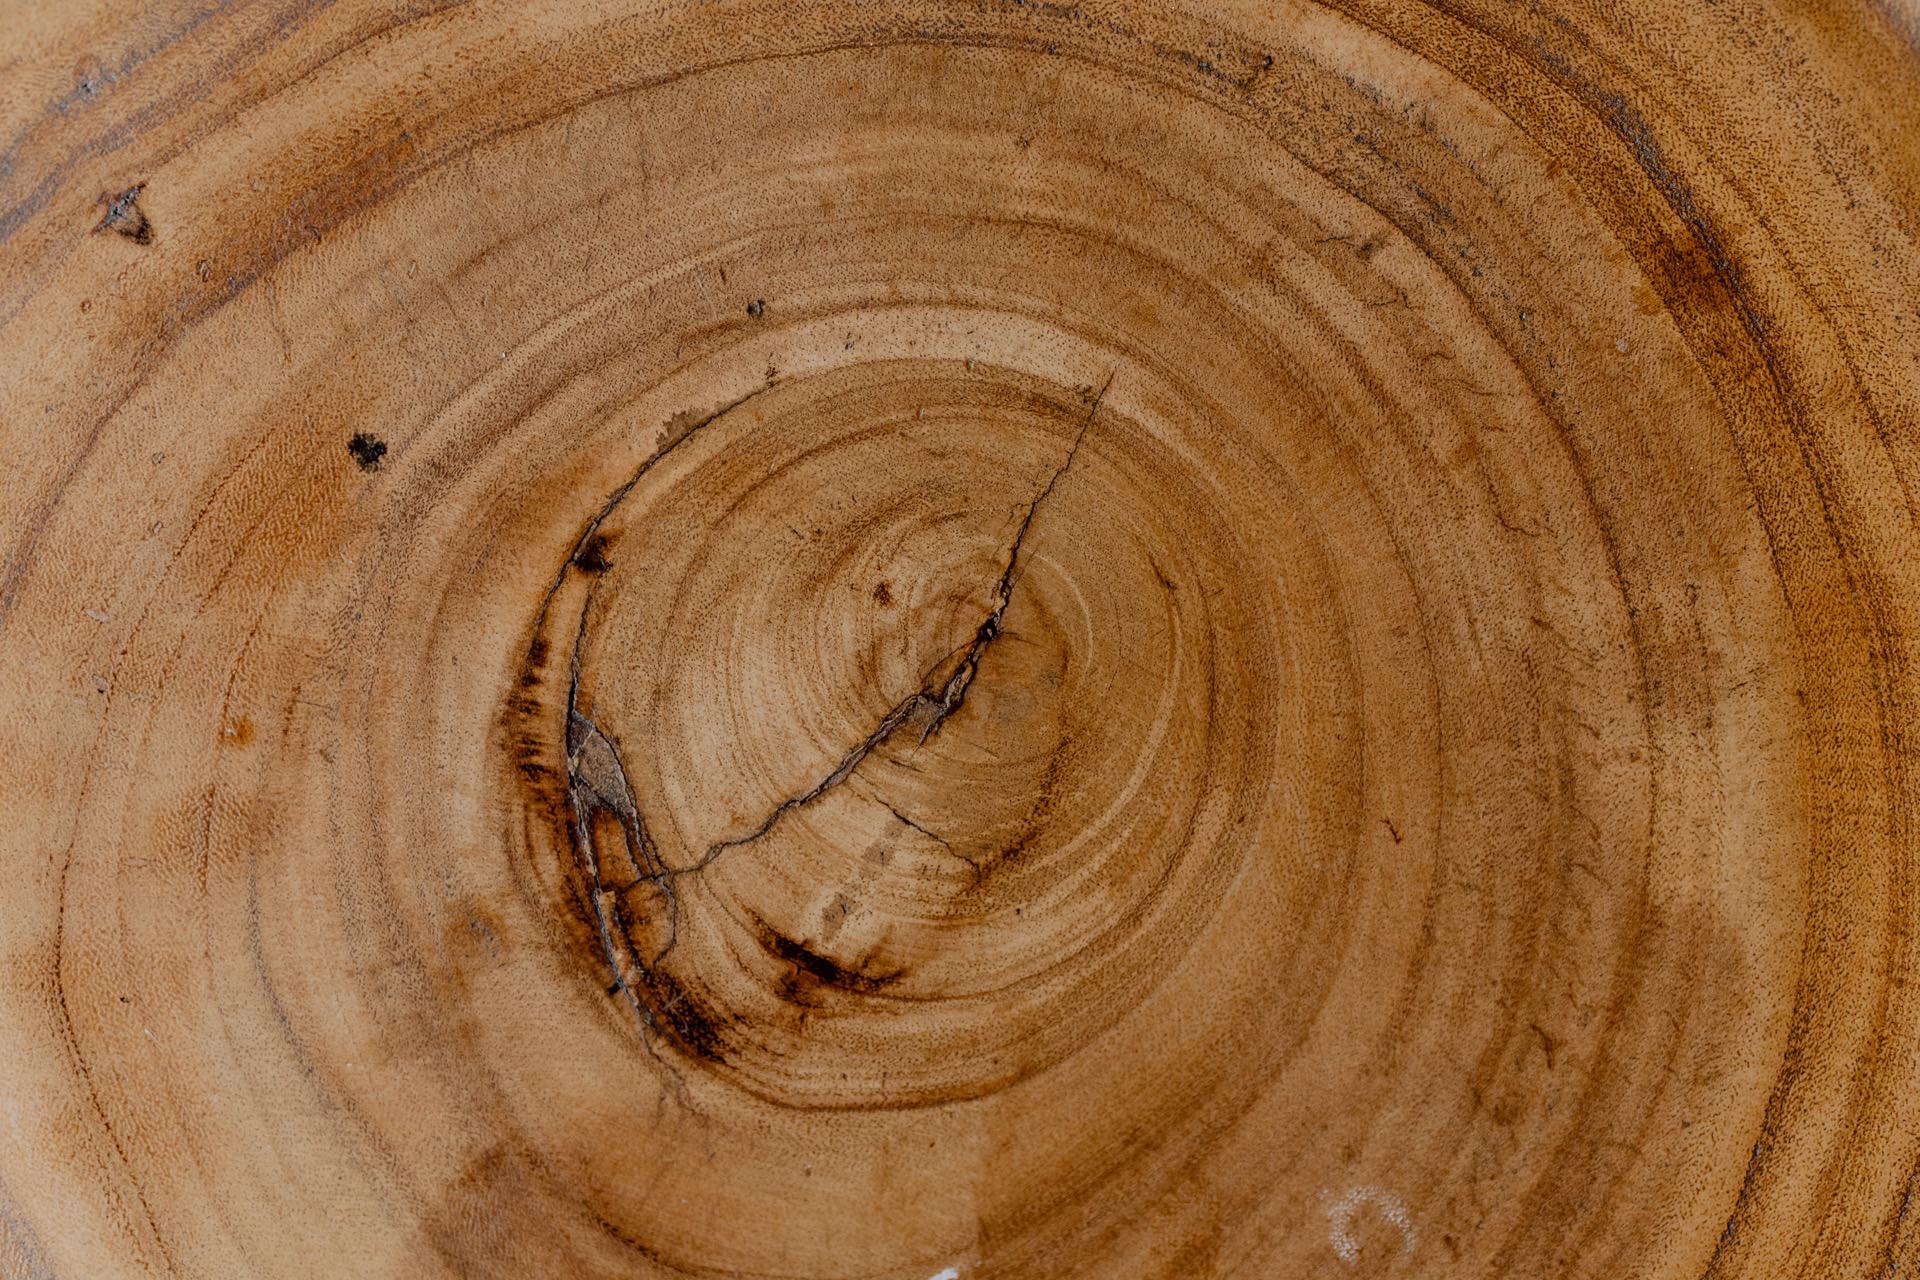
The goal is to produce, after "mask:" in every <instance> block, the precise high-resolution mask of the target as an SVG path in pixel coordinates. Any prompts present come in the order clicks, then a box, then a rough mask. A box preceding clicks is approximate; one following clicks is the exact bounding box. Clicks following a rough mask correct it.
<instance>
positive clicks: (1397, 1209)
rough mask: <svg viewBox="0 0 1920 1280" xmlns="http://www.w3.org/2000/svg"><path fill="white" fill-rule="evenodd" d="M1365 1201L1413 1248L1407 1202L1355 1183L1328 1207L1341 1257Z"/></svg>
mask: <svg viewBox="0 0 1920 1280" xmlns="http://www.w3.org/2000/svg"><path fill="white" fill-rule="evenodd" d="M1362 1205H1372V1206H1373V1207H1374V1208H1375V1209H1376V1210H1378V1211H1379V1213H1380V1216H1381V1217H1383V1218H1385V1219H1386V1220H1387V1221H1388V1222H1391V1223H1392V1224H1393V1225H1394V1226H1395V1227H1397V1228H1398V1229H1399V1231H1400V1248H1401V1251H1402V1252H1403V1253H1412V1252H1413V1245H1414V1241H1415V1240H1417V1239H1418V1238H1419V1234H1420V1233H1419V1231H1418V1230H1417V1229H1416V1228H1415V1227H1414V1225H1413V1219H1412V1218H1410V1217H1408V1216H1407V1206H1406V1203H1405V1202H1404V1201H1402V1200H1401V1199H1400V1197H1399V1196H1396V1195H1394V1194H1393V1193H1392V1192H1391V1191H1382V1190H1381V1189H1380V1188H1379V1187H1355V1188H1354V1189H1353V1190H1351V1191H1349V1192H1347V1193H1346V1194H1345V1195H1343V1196H1341V1197H1340V1198H1339V1199H1338V1200H1336V1201H1334V1203H1333V1207H1332V1208H1331V1209H1328V1210H1327V1224H1328V1226H1327V1243H1329V1244H1331V1245H1332V1246H1333V1251H1334V1252H1335V1253H1337V1254H1339V1255H1340V1261H1342V1262H1345V1263H1348V1264H1352V1263H1355V1262H1358V1261H1359V1260H1360V1241H1359V1240H1358V1238H1356V1237H1355V1236H1354V1234H1353V1220H1354V1218H1355V1216H1356V1215H1358V1214H1359V1212H1360V1207H1361V1206H1362ZM936 1280H937V1277H936Z"/></svg>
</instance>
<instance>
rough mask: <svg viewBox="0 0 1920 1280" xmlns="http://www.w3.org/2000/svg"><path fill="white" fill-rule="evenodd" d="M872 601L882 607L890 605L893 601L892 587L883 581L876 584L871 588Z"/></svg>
mask: <svg viewBox="0 0 1920 1280" xmlns="http://www.w3.org/2000/svg"><path fill="white" fill-rule="evenodd" d="M873 602H874V603H875V604H877V605H879V606H880V607H881V608H883V609H884V608H886V607H888V606H890V605H891V604H892V603H893V589H892V588H891V587H889V586H888V585H887V584H886V583H884V582H882V583H878V584H876V585H875V587H874V588H873Z"/></svg>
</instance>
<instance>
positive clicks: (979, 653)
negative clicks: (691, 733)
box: [668, 373, 1114, 877]
mask: <svg viewBox="0 0 1920 1280" xmlns="http://www.w3.org/2000/svg"><path fill="white" fill-rule="evenodd" d="M1113 377H1114V375H1113V374H1112V373H1109V374H1108V375H1107V380H1106V382H1104V383H1102V384H1101V387H1100V390H1099V393H1098V394H1096V395H1095V396H1094V398H1093V404H1092V406H1091V407H1090V408H1089V409H1088V410H1087V417H1086V420H1085V421H1084V422H1082V423H1081V424H1080V430H1079V432H1078V434H1076V435H1075V436H1074V438H1073V444H1072V446H1071V447H1070V448H1068V450H1067V456H1066V458H1065V460H1064V461H1062V462H1061V464H1060V465H1059V466H1058V467H1056V468H1055V469H1054V472H1053V474H1052V475H1051V476H1049V477H1048V478H1047V483H1046V486H1045V487H1044V488H1042V489H1041V490H1040V492H1039V494H1038V495H1037V496H1036V497H1035V498H1034V500H1033V501H1032V502H1030V503H1028V504H1027V511H1026V514H1025V515H1024V516H1022V517H1021V520H1020V527H1019V528H1018V529H1017V530H1016V531H1015V532H1014V535H1013V545H1012V547H1011V548H1010V549H1009V551H1008V554H1007V567H1006V568H1005V569H1004V570H1003V571H1002V572H1001V574H1000V578H999V581H998V582H996V583H995V584H994V592H993V595H994V603H993V609H992V611H991V612H989V613H988V614H987V617H986V620H985V621H984V622H982V623H981V624H980V627H979V629H978V630H977V631H975V632H974V634H973V639H971V640H970V641H968V642H967V643H966V644H965V645H963V646H962V647H961V649H960V650H958V652H959V653H960V654H961V658H960V665H959V666H958V667H956V668H954V672H953V674H952V675H951V676H949V677H948V678H947V681H946V683H945V685H944V686H943V687H942V688H941V690H940V693H939V695H938V696H937V697H936V696H935V695H934V694H932V693H930V692H928V689H927V685H928V683H929V682H930V681H931V680H932V679H933V672H929V673H928V675H927V677H926V679H924V680H922V682H921V686H920V688H918V689H916V690H914V691H913V692H912V693H911V694H909V695H907V697H905V698H904V699H902V700H901V701H900V702H899V703H897V704H895V706H894V708H893V709H892V710H891V711H889V712H887V714H886V716H885V718H883V719H882V720H881V721H880V725H879V727H878V728H876V729H875V730H874V731H873V732H872V733H870V734H868V735H867V737H866V738H865V740H863V741H862V742H860V743H859V744H858V745H856V746H855V747H854V748H853V749H852V750H851V751H848V752H847V753H846V754H845V755H844V756H842V757H840V762H839V763H838V764H837V765H835V766H834V767H833V771H832V772H831V773H829V774H827V775H826V776H825V777H824V778H821V779H820V780H819V781H818V782H816V783H814V784H813V785H812V786H811V787H808V788H807V789H806V790H805V791H803V792H801V793H800V794H799V795H795V796H789V797H788V798H787V799H785V800H782V801H781V802H780V803H779V804H778V805H776V806H775V807H774V809H773V811H772V812H770V813H768V814H767V816H766V817H765V818H763V819H762V820H761V821H760V823H759V825H758V826H756V827H754V828H753V829H752V830H751V831H748V832H747V833H746V834H744V835H739V836H732V837H729V838H728V839H725V840H721V841H717V842H716V843H714V844H711V845H709V846H707V850H706V852H705V853H703V854H701V855H700V857H699V858H698V860H696V861H695V862H694V863H693V864H692V865H691V866H687V867H679V868H674V869H672V870H670V871H669V872H668V875H669V876H670V877H679V876H683V875H694V874H697V873H699V872H701V871H704V870H706V869H707V868H708V867H709V866H711V865H712V864H713V862H714V860H715V859H717V858H719V857H720V856H721V855H723V854H725V853H728V852H731V851H732V850H734V849H738V848H740V847H741V846H742V845H749V844H752V843H754V842H755V841H757V840H760V839H762V838H763V837H765V836H766V835H767V834H768V833H770V832H771V831H772V830H773V829H774V828H775V827H777V826H779V825H780V822H781V820H782V819H784V818H785V817H786V816H787V815H788V814H790V813H792V812H793V811H794V810H796V809H803V808H805V807H806V806H808V805H810V804H812V803H813V802H814V801H816V800H818V799H819V798H820V797H821V796H823V795H825V794H826V793H827V792H829V791H831V790H832V789H833V788H834V787H836V786H838V785H840V783H842V782H844V781H846V779H847V777H848V776H849V775H850V774H852V773H853V771H854V770H855V769H858V768H859V767H860V764H861V762H862V761H864V760H865V759H866V758H867V757H868V756H869V755H871V754H872V753H873V751H874V749H875V748H876V747H878V746H880V745H881V744H882V743H884V742H885V741H886V740H887V739H888V738H890V737H892V736H893V735H894V733H895V732H896V731H898V730H899V728H900V726H901V725H903V724H906V723H907V722H908V721H910V720H912V719H913V718H914V717H915V716H917V715H921V714H924V713H928V712H931V714H930V715H928V720H927V724H926V725H925V727H924V728H922V730H921V732H920V743H921V744H922V745H924V744H925V743H926V741H927V739H928V738H930V737H932V736H933V734H934V733H935V732H936V731H937V730H938V729H939V728H940V726H941V725H942V724H943V723H945V722H946V720H947V718H948V717H949V716H951V715H952V714H953V713H954V712H956V711H958V710H959V709H960V705H961V703H962V702H963V701H964V700H965V699H966V696H967V689H968V688H969V687H970V686H971V685H972V684H973V680H974V677H975V676H976V675H978V674H979V671H980V662H981V659H982V658H983V657H984V656H985V655H986V651H987V648H988V646H990V645H992V643H993V642H994V641H995V640H996V639H998V638H999V637H1000V634H1001V622H1002V620H1003V619H1004V618H1005V617H1006V614H1007V609H1008V607H1009V606H1010V605H1011V604H1012V603H1013V592H1014V588H1015V587H1016V586H1017V585H1018V584H1019V580H1020V559H1021V554H1022V552H1023V551H1024V550H1025V548H1026V541H1027V534H1028V533H1030V532H1031V531H1032V529H1033V523H1034V518H1035V517H1036V516H1037V515H1038V514H1039V512H1040V507H1041V504H1042V503H1044V502H1045V501H1046V500H1047V499H1048V498H1049V497H1051V496H1052V495H1053V491H1054V489H1055V487H1057V486H1058V485H1059V483H1060V478H1061V477H1062V476H1064V475H1066V473H1067V468H1069V467H1071V466H1072V465H1073V461H1074V459H1075V458H1076V457H1078V456H1079V453H1080V445H1081V443H1082V442H1083V441H1084V440H1085V439H1086V438H1087V432H1088V431H1089V430H1091V429H1092V427H1093V421H1094V419H1095V418H1096V417H1098V416H1099V414H1100V405H1101V402H1102V401H1104V400H1105V399H1106V396H1107V388H1108V387H1111V386H1112V385H1113ZM952 658H953V655H952V654H948V655H947V656H946V657H945V658H942V659H941V660H940V661H939V662H938V663H937V664H935V666H934V668H933V671H934V672H937V671H939V670H940V668H941V667H944V666H946V664H947V663H948V662H949V661H951V660H952ZM929 834H931V833H929ZM942 843H945V842H944V841H943V842H942Z"/></svg>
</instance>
